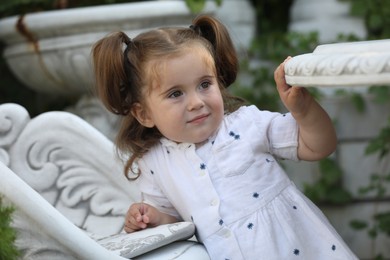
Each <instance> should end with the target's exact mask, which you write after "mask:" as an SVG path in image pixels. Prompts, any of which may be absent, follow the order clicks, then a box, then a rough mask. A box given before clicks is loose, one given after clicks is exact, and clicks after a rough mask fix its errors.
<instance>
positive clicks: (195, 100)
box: [187, 93, 204, 110]
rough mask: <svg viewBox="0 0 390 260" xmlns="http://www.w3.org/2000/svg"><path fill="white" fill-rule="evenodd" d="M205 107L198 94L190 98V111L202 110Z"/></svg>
mask: <svg viewBox="0 0 390 260" xmlns="http://www.w3.org/2000/svg"><path fill="white" fill-rule="evenodd" d="M203 106H204V102H203V99H202V98H201V97H200V96H199V94H198V93H193V94H191V95H189V97H188V105H187V107H188V110H196V109H200V108H202V107H203Z"/></svg>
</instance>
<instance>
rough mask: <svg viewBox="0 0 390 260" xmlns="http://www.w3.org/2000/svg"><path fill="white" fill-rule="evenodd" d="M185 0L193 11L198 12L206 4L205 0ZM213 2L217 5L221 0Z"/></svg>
mask: <svg viewBox="0 0 390 260" xmlns="http://www.w3.org/2000/svg"><path fill="white" fill-rule="evenodd" d="M185 2H186V4H187V6H188V8H189V9H190V10H191V12H193V13H200V12H201V11H202V10H203V9H204V7H205V4H206V0H185ZM214 2H215V3H216V4H217V6H220V5H221V4H222V0H214Z"/></svg>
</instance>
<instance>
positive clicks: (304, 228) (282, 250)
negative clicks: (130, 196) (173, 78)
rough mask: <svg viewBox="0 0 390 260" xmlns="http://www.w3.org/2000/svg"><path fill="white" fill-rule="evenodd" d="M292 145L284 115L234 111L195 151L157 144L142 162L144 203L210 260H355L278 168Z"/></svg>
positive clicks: (291, 125) (292, 126)
mask: <svg viewBox="0 0 390 260" xmlns="http://www.w3.org/2000/svg"><path fill="white" fill-rule="evenodd" d="M297 140H298V128H297V124H296V122H295V120H294V119H293V118H292V116H291V115H290V114H279V113H272V112H267V111H260V110H258V109H257V108H256V107H255V106H249V107H241V108H240V109H239V110H237V111H236V112H234V113H232V114H229V115H227V116H225V118H224V120H223V122H222V124H221V126H220V128H219V129H218V131H217V133H215V134H214V135H213V136H211V137H210V138H209V139H208V141H207V142H205V143H204V144H202V145H200V146H199V147H196V146H195V145H194V144H190V143H180V144H177V143H174V142H172V141H169V140H167V139H164V138H163V139H161V142H160V144H158V145H156V146H154V147H153V148H152V149H151V150H150V151H149V152H148V153H147V154H146V155H144V156H143V158H142V159H140V160H139V162H138V166H139V169H140V170H141V176H140V177H139V179H138V182H139V183H138V184H139V187H140V189H141V192H142V195H143V200H144V202H145V203H149V204H151V205H154V206H155V207H157V208H158V209H159V210H160V211H162V212H165V213H168V214H170V215H173V216H176V217H178V218H180V219H182V220H185V221H193V222H194V223H195V225H196V229H197V238H198V240H199V241H201V242H202V243H204V245H205V246H206V248H207V251H208V253H209V255H210V257H211V259H221V260H224V259H230V260H240V259H249V260H251V259H267V260H269V259H277V260H280V259H327V260H328V259H342V260H346V259H357V258H356V257H355V255H354V254H353V253H352V252H351V251H350V249H349V248H348V247H347V246H346V244H345V243H344V242H343V240H342V239H341V238H340V236H339V235H338V234H337V232H336V231H335V230H334V228H333V227H332V226H331V225H330V224H329V222H328V220H327V219H326V218H325V216H324V215H323V214H322V213H321V212H320V210H319V209H318V208H317V207H316V206H315V205H314V204H313V203H312V202H310V201H309V200H308V199H307V198H306V197H305V196H304V195H303V194H302V193H301V192H300V191H299V190H298V189H297V188H296V187H295V186H294V184H293V183H291V181H290V180H289V179H288V177H287V176H286V174H285V173H284V171H283V169H282V168H281V167H280V165H279V164H278V161H277V159H276V158H278V159H279V158H282V159H290V160H297V146H298V141H297Z"/></svg>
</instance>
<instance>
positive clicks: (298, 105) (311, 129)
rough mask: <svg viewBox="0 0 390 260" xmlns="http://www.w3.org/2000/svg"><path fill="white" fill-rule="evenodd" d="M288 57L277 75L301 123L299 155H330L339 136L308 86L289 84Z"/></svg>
mask: <svg viewBox="0 0 390 260" xmlns="http://www.w3.org/2000/svg"><path fill="white" fill-rule="evenodd" d="M289 59H290V57H289V58H287V59H286V60H285V61H284V62H283V63H282V64H280V65H279V67H278V68H277V69H276V70H275V73H274V78H275V82H276V86H277V90H278V92H279V96H280V98H281V100H282V102H283V104H284V105H285V107H286V108H287V109H288V110H289V111H290V113H291V115H292V116H293V117H294V118H295V120H296V121H297V123H298V126H299V140H298V142H299V144H298V158H299V159H301V160H307V161H315V160H319V159H322V158H324V157H326V156H328V155H330V154H331V153H332V152H334V150H335V149H336V144H337V137H336V132H335V129H334V127H333V124H332V121H331V119H330V117H329V115H328V114H327V113H326V111H325V110H324V109H323V108H322V107H321V106H320V105H319V104H318V103H317V101H316V100H315V99H314V98H313V97H312V96H311V95H310V93H309V92H308V91H307V89H305V88H303V87H298V86H289V85H287V83H286V80H285V77H284V76H285V75H284V64H285V63H286V62H287V61H288V60H289Z"/></svg>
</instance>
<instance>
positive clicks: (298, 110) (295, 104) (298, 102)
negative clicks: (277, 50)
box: [274, 57, 313, 116]
mask: <svg viewBox="0 0 390 260" xmlns="http://www.w3.org/2000/svg"><path fill="white" fill-rule="evenodd" d="M289 59H291V57H287V59H285V60H284V62H283V63H281V64H280V65H279V66H278V68H277V69H276V70H275V72H274V79H275V82H276V86H277V90H278V92H279V96H280V99H281V100H282V102H283V104H284V105H285V107H286V108H287V109H288V110H289V111H290V112H291V114H293V115H295V116H300V115H304V114H305V113H306V112H307V111H308V108H309V107H310V105H311V103H312V102H313V98H312V96H311V95H310V94H309V92H308V91H307V90H306V89H305V88H303V87H298V86H290V85H287V83H286V79H285V73H284V65H285V64H286V62H287V61H288V60H289Z"/></svg>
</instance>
